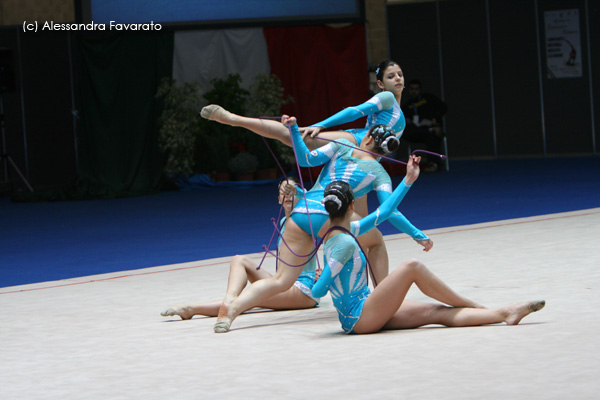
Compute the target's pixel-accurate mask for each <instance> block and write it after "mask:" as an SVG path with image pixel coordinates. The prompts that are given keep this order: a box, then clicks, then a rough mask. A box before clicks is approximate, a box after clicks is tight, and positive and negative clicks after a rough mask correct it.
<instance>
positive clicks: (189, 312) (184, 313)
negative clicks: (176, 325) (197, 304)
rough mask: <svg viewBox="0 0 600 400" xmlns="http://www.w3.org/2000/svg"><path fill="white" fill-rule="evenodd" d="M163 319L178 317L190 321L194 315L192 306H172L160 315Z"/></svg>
mask: <svg viewBox="0 0 600 400" xmlns="http://www.w3.org/2000/svg"><path fill="white" fill-rule="evenodd" d="M160 315H162V316H163V317H172V316H174V315H178V316H180V317H181V319H183V320H186V319H192V317H193V316H194V315H195V314H194V311H193V309H192V306H172V307H169V308H167V309H166V310H164V311H163V312H161V313H160Z"/></svg>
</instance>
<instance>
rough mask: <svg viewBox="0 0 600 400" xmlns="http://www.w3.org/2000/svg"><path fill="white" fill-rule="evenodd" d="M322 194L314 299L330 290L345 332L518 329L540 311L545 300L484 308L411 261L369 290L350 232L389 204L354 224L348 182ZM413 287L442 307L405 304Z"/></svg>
mask: <svg viewBox="0 0 600 400" xmlns="http://www.w3.org/2000/svg"><path fill="white" fill-rule="evenodd" d="M413 171H414V170H413ZM417 173H418V169H417ZM408 179H409V176H408V173H407V177H406V180H407V181H408ZM324 195H325V197H324V203H325V208H326V209H327V211H328V213H329V218H330V221H331V225H332V227H333V228H331V229H332V231H331V232H330V233H329V234H328V235H327V237H326V238H325V245H324V249H323V253H324V255H325V266H324V268H323V271H322V273H321V276H320V278H319V280H318V282H317V283H316V285H315V286H314V287H313V296H318V297H323V296H325V295H326V294H327V292H328V291H329V292H331V297H332V299H333V304H334V306H335V308H336V310H337V312H338V317H339V320H340V323H341V325H342V329H343V330H344V331H345V332H347V333H374V332H378V331H380V330H384V329H409V328H417V327H420V326H424V325H429V324H439V325H445V326H453V327H458V326H476V325H487V324H497V323H502V322H504V323H506V324H507V325H517V324H518V323H519V322H520V321H521V319H523V318H524V317H525V316H527V315H528V314H530V313H532V312H535V311H539V310H541V309H542V308H543V307H544V305H545V301H544V300H537V301H529V302H524V303H518V304H514V305H511V306H508V307H502V308H498V309H495V310H491V309H487V308H483V307H481V306H480V305H478V304H476V303H474V302H473V301H471V300H469V299H466V298H464V297H463V296H461V295H459V294H457V293H456V292H454V291H453V290H452V289H451V288H450V287H448V286H447V285H446V284H445V283H444V282H443V281H442V280H440V279H439V278H438V277H437V276H435V275H434V274H433V273H432V272H431V271H430V270H429V269H427V267H426V266H425V265H424V264H423V263H421V262H420V261H418V260H415V259H411V260H407V261H405V262H403V263H402V264H401V265H400V266H399V267H398V268H397V269H396V270H395V271H393V272H392V273H391V274H390V275H389V276H388V277H386V278H385V279H384V280H383V281H382V282H380V284H379V285H378V286H377V287H376V288H374V290H373V291H372V292H371V290H370V289H369V287H368V285H367V280H366V273H367V272H366V266H367V259H366V257H365V255H364V254H363V253H362V251H361V249H360V246H358V245H357V242H356V239H355V238H354V237H353V236H352V235H350V234H349V233H348V232H358V231H361V232H362V231H365V230H369V229H372V228H373V227H374V226H376V225H377V224H379V223H381V222H382V220H384V219H385V218H387V217H388V216H389V215H390V210H389V209H388V208H387V207H389V203H388V202H385V203H384V204H382V205H381V206H380V207H379V208H378V209H377V213H372V214H370V215H369V216H367V217H365V218H363V219H361V220H359V221H355V222H352V217H351V215H352V210H353V208H354V196H353V191H352V188H351V187H350V186H349V185H348V184H347V183H346V182H343V181H338V182H332V183H330V184H329V185H328V186H327V188H325V192H324ZM336 228H337V229H336ZM413 283H414V284H416V285H417V287H418V288H419V289H420V290H421V291H422V292H423V294H425V295H427V296H429V297H431V298H432V299H435V300H437V301H439V302H441V303H444V304H445V305H442V304H433V303H423V302H414V301H409V300H405V296H406V294H407V293H408V291H409V289H410V287H411V286H412V284H413Z"/></svg>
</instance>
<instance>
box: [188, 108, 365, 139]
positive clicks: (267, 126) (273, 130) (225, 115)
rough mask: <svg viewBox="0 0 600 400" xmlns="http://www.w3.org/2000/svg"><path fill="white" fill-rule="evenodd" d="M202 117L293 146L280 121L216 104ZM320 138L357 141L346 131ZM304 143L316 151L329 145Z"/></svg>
mask: <svg viewBox="0 0 600 400" xmlns="http://www.w3.org/2000/svg"><path fill="white" fill-rule="evenodd" d="M200 115H202V117H203V118H206V119H209V120H211V121H216V122H219V123H221V124H225V125H230V126H239V127H242V128H246V129H248V130H250V131H252V132H254V133H256V134H258V135H260V136H263V137H266V138H269V139H276V140H279V141H280V142H282V143H283V144H285V145H287V146H290V147H291V146H292V138H291V136H290V131H289V130H288V128H287V127H286V126H284V125H283V124H282V123H281V122H279V121H274V120H270V119H263V118H250V117H244V116H241V115H237V114H234V113H232V112H229V111H227V110H226V109H224V108H223V107H221V106H218V105H216V104H210V105H208V106H206V107H204V108H202V111H201V112H200ZM319 136H321V137H323V138H326V139H329V140H336V139H341V138H344V139H347V140H349V141H350V142H351V143H354V144H356V139H355V138H354V136H352V134H350V133H348V132H345V131H332V132H322V133H321V134H320V135H319ZM304 142H305V143H306V145H307V146H308V148H309V149H310V150H314V149H316V148H319V147H321V146H324V145H326V144H327V143H329V141H326V140H320V139H319V138H318V137H314V138H313V137H310V136H309V137H305V138H304Z"/></svg>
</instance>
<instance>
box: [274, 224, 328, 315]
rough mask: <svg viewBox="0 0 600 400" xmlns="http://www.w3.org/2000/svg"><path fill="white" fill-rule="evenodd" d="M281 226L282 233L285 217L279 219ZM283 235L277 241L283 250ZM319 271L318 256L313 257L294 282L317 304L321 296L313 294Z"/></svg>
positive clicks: (278, 247) (279, 248) (278, 246)
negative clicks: (316, 274)
mask: <svg viewBox="0 0 600 400" xmlns="http://www.w3.org/2000/svg"><path fill="white" fill-rule="evenodd" d="M279 227H280V229H281V235H283V232H284V231H285V217H283V218H281V221H279ZM281 245H282V243H281V236H279V240H278V242H277V249H278V250H281ZM316 271H317V257H316V256H315V257H313V258H311V259H310V260H309V261H308V262H307V263H306V264H304V267H302V272H300V276H298V279H296V282H294V286H296V287H297V288H298V289H300V291H301V292H302V293H304V294H305V295H307V296H308V297H310V298H311V299H313V300H314V301H316V302H317V304H315V306H317V305H318V304H319V298H318V297H314V296H313V294H312V289H313V286H315V273H316Z"/></svg>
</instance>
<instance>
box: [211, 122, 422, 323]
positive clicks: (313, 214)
mask: <svg viewBox="0 0 600 400" xmlns="http://www.w3.org/2000/svg"><path fill="white" fill-rule="evenodd" d="M282 122H283V124H284V125H285V126H288V127H289V128H290V129H291V131H292V137H293V140H294V146H295V147H296V149H297V152H298V163H299V165H302V166H308V165H323V164H324V167H323V169H322V171H321V174H320V175H319V178H318V179H317V182H316V183H315V185H314V186H313V187H312V188H311V190H309V191H308V192H306V193H305V195H304V197H303V198H301V199H300V201H299V202H298V205H297V206H296V207H295V208H294V209H293V210H292V214H291V217H290V220H289V221H288V222H287V225H286V230H285V232H284V234H283V242H284V244H285V245H284V246H282V247H281V251H280V252H279V258H280V260H281V262H280V264H279V268H278V270H277V272H276V274H275V276H273V277H270V278H267V279H262V280H259V281H256V282H254V283H253V284H252V285H251V286H250V287H248V288H247V289H246V290H245V291H243V292H242V293H241V294H240V296H239V297H237V298H236V299H233V300H231V299H224V301H223V304H222V305H221V308H220V310H219V316H218V319H217V323H216V324H215V332H227V331H228V330H229V329H230V326H231V323H232V322H233V320H234V319H235V318H236V317H237V316H238V315H239V314H241V313H242V312H244V311H246V310H248V309H250V308H253V307H255V306H257V305H258V304H261V303H262V302H263V301H264V300H265V299H268V298H270V297H272V296H274V295H275V294H277V293H281V292H283V291H285V290H287V289H288V288H289V287H290V286H291V285H292V284H293V283H294V281H295V280H296V278H297V276H298V274H299V273H300V268H298V266H302V265H304V263H306V261H307V255H310V254H314V252H313V247H314V237H316V236H317V235H318V234H319V232H320V231H321V228H323V227H324V226H325V224H326V223H327V222H328V219H329V218H328V215H327V211H326V210H325V208H324V207H323V204H322V203H321V199H322V198H323V190H324V187H325V186H326V185H327V184H328V183H329V182H331V181H334V180H342V179H343V180H345V181H347V182H348V183H349V184H350V186H351V187H352V188H353V190H354V191H355V193H356V195H357V196H364V195H366V194H367V193H368V192H369V191H371V190H376V191H377V197H378V198H379V200H380V203H382V202H384V201H385V200H386V199H387V198H388V197H390V196H391V193H392V190H391V189H392V186H391V180H390V178H389V175H388V174H387V172H385V170H384V169H383V167H382V166H381V164H380V163H379V162H378V161H377V158H378V156H380V155H383V154H385V153H386V152H389V151H393V150H395V149H396V148H397V146H398V139H397V137H396V136H395V135H394V134H393V131H392V130H390V129H389V128H386V127H385V126H382V125H377V126H374V127H372V128H371V129H370V130H369V133H368V134H367V136H366V137H365V139H364V140H362V142H361V147H360V148H359V149H357V148H354V146H352V144H351V143H350V142H348V141H345V140H344V139H340V142H339V143H336V142H331V143H329V144H327V145H326V146H323V147H322V148H319V149H317V150H314V151H312V152H311V151H310V150H309V149H308V148H307V147H306V144H304V142H303V141H302V138H301V135H300V132H299V130H298V126H297V125H296V119H295V118H294V117H288V116H284V117H283V118H282ZM355 218H357V217H356V216H355ZM389 220H390V222H392V224H393V225H394V226H396V227H397V228H398V229H399V230H400V231H402V232H404V233H407V234H409V235H410V236H411V237H413V238H414V239H415V240H416V241H417V243H419V244H420V245H421V246H423V247H424V250H425V251H429V250H430V249H431V247H432V246H433V242H432V241H431V240H430V239H429V238H428V237H427V236H426V235H425V234H424V233H423V232H421V231H420V230H419V229H417V228H416V227H414V226H413V225H412V224H411V223H410V222H409V221H408V220H407V219H406V218H405V217H404V216H403V215H402V214H400V213H399V212H398V211H394V212H393V213H392V215H391V216H390V219H389ZM365 236H367V235H365ZM385 256H386V260H387V252H386V254H385ZM369 257H371V253H370V254H369ZM373 258H377V257H373ZM376 262H377V261H374V264H375V263H376ZM386 267H387V264H386ZM378 269H379V268H378ZM378 269H376V270H375V271H377V270H378ZM378 275H379V276H376V279H380V278H381V276H382V275H383V276H385V275H387V269H386V270H385V273H381V272H380V273H379V274H378Z"/></svg>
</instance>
